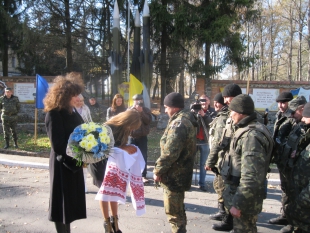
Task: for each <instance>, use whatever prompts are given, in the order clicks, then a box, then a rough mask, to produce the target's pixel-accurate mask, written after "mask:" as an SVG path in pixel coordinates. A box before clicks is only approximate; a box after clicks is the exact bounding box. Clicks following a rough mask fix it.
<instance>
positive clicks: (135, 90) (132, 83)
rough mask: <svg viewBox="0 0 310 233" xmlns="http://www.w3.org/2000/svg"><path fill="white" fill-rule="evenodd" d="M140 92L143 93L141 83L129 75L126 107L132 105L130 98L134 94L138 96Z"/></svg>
mask: <svg viewBox="0 0 310 233" xmlns="http://www.w3.org/2000/svg"><path fill="white" fill-rule="evenodd" d="M142 91H143V85H142V83H141V82H140V81H139V80H138V79H137V78H136V77H135V76H134V75H133V74H130V80H129V101H128V103H129V104H128V107H130V106H132V105H133V100H132V97H133V96H134V95H136V94H139V95H140V94H141V93H142Z"/></svg>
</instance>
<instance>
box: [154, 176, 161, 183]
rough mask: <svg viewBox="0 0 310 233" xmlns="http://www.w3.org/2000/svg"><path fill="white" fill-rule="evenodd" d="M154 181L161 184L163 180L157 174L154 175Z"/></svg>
mask: <svg viewBox="0 0 310 233" xmlns="http://www.w3.org/2000/svg"><path fill="white" fill-rule="evenodd" d="M153 179H154V181H155V182H160V180H161V179H160V176H157V175H155V174H154V175H153Z"/></svg>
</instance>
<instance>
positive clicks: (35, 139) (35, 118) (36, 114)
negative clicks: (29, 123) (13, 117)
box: [34, 108, 38, 144]
mask: <svg viewBox="0 0 310 233" xmlns="http://www.w3.org/2000/svg"><path fill="white" fill-rule="evenodd" d="M37 121H38V109H37V108H35V111H34V144H37Z"/></svg>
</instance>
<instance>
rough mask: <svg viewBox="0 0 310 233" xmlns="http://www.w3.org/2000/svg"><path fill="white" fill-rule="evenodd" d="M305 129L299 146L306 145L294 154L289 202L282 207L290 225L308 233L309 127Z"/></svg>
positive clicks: (309, 209) (309, 186)
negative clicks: (287, 215)
mask: <svg viewBox="0 0 310 233" xmlns="http://www.w3.org/2000/svg"><path fill="white" fill-rule="evenodd" d="M307 128H308V129H307V131H306V133H305V134H304V135H303V137H302V138H301V140H300V143H299V145H305V142H307V143H308V145H307V147H306V148H305V149H304V150H303V151H301V153H300V154H298V153H296V158H295V161H294V165H293V168H292V172H291V176H290V182H289V192H288V196H289V198H290V200H291V201H290V203H289V204H288V205H286V206H285V207H284V211H285V213H287V212H289V216H292V217H290V218H288V221H289V222H290V223H291V224H293V225H294V226H298V227H299V228H301V229H303V230H305V231H307V232H308V231H310V222H309V219H310V144H309V143H310V129H309V126H308V127H307ZM301 143H302V144H301Z"/></svg>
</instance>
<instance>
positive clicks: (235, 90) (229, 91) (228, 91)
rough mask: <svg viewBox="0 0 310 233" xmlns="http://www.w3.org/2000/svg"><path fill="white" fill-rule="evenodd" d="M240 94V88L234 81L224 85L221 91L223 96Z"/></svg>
mask: <svg viewBox="0 0 310 233" xmlns="http://www.w3.org/2000/svg"><path fill="white" fill-rule="evenodd" d="M240 94H242V91H241V88H240V87H239V86H238V85H237V84H234V83H232V84H228V85H226V86H225V87H224V90H223V92H222V96H223V97H236V96H237V95H240Z"/></svg>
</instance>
